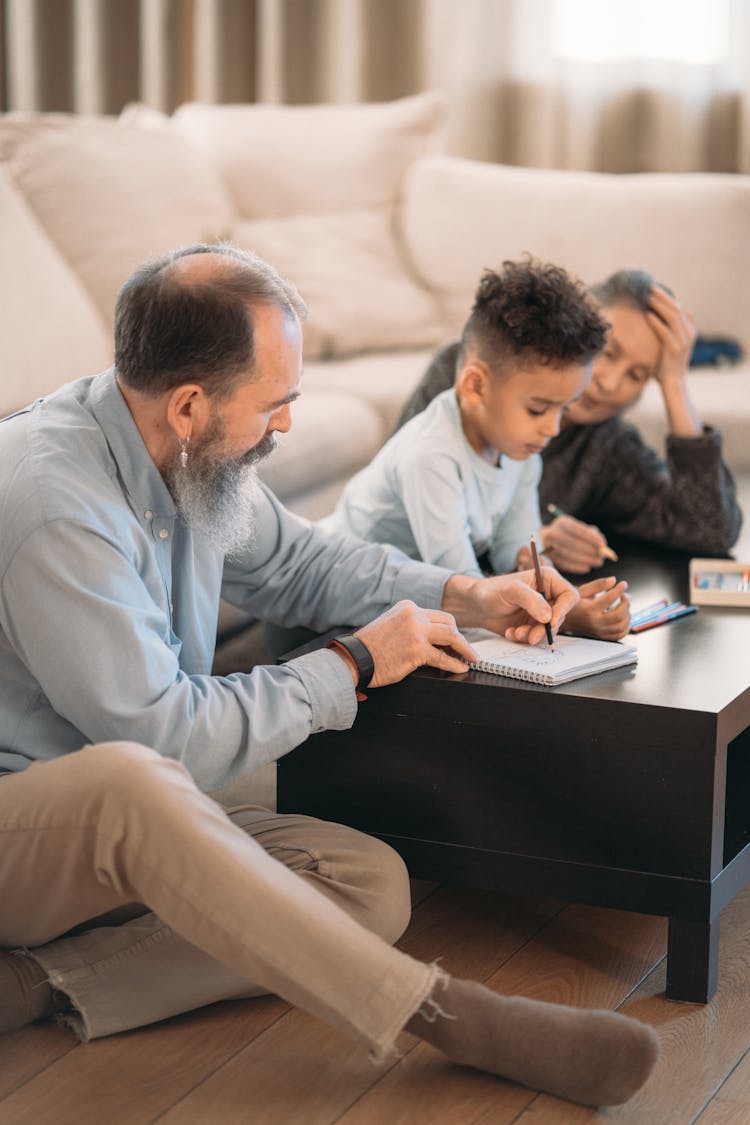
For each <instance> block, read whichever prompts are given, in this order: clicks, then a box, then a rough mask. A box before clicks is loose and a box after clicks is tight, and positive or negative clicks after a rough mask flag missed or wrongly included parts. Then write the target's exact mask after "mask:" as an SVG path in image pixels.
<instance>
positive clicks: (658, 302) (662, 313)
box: [646, 285, 696, 386]
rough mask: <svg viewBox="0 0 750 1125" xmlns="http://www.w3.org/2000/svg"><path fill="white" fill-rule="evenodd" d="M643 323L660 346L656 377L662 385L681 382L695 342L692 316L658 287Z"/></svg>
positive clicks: (654, 291) (655, 289)
mask: <svg viewBox="0 0 750 1125" xmlns="http://www.w3.org/2000/svg"><path fill="white" fill-rule="evenodd" d="M646 320H647V321H648V323H649V325H650V326H651V328H652V329H653V331H654V332H655V334H656V336H657V337H658V339H659V342H660V343H661V348H662V351H661V363H660V365H659V370H658V371H657V373H656V378H657V380H658V381H659V383H661V385H662V386H664V384H665V382H669V381H670V380H675V379H684V378H685V375H686V374H687V370H688V366H689V364H690V356H691V354H692V351H693V344H694V343H695V336H696V331H695V325H694V323H693V315H692V313H689V312H688V311H687V310H686V309H683V307H682V305H681V304H680V303H679V301H676V300H675V298H674V297H671V296H670V295H669V293H667V292H666V291H665V290H664V289H662V288H660V286H658V285H655V286H654V287H653V289H652V290H651V296H650V298H649V311H648V312H647V313H646Z"/></svg>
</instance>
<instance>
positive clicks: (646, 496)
mask: <svg viewBox="0 0 750 1125" xmlns="http://www.w3.org/2000/svg"><path fill="white" fill-rule="evenodd" d="M458 348H459V345H458V343H453V344H448V345H447V347H445V348H442V349H441V351H439V352H438V353H437V355H436V356H435V357H434V359H433V360H432V362H431V364H430V366H429V367H428V368H427V371H426V372H425V374H424V375H423V376H422V379H421V380H420V382H419V383H418V384H417V386H416V388H415V390H414V392H413V394H412V395H411V398H410V399H409V400H408V402H407V403H406V405H405V407H404V409H403V411H402V412H401V416H400V418H399V420H398V423H397V426H396V429H399V428H400V427H401V426H403V424H404V422H407V421H408V420H409V418H412V417H413V416H414V415H415V414H419V412H420V411H421V410H424V408H425V407H426V406H427V404H428V403H429V402H431V401H432V399H433V398H434V397H435V395H437V394H440V392H441V391H444V390H446V389H447V388H448V387H451V386H452V385H453V381H454V377H455V372H456V357H457V355H458ZM542 462H543V465H544V470H543V473H542V479H541V482H540V485H539V502H540V507H541V509H542V516H543V518H544V520H545V521H546V522H549V520H551V519H552V517H551V516H550V515H549V513H548V512H547V505H548V504H556V505H558V506H559V507H560V508H562V509H563V510H564V511H566V512H569V513H570V515H572V516H576V517H577V518H578V519H580V520H584V521H585V522H586V523H593V524H596V526H597V527H599V528H601V530H602V531H603V532H604V533H605V535H606V534H611V533H616V534H619V535H624V536H627V537H628V538H631V539H642V540H646V541H648V542H650V543H658V544H659V545H661V546H664V547H672V548H675V549H677V550H681V551H688V552H690V553H691V554H694V555H706V556H715V555H725V554H727V552H728V551H729V549H730V547H731V546H732V544H733V543H734V542H735V540H736V539H737V536H738V535H739V533H740V527H741V526H742V512H741V511H740V508H739V505H738V504H737V500H736V498H735V488H734V480H733V479H732V474H731V473H730V472H729V469H728V468H727V467H726V465H725V464H724V461H723V460H722V456H721V434H720V433H718V432H717V431H716V430H714V429H712V428H711V427H710V426H705V427H704V430H703V434H702V435H701V436H699V437H674V436H673V435H669V436H668V437H667V459H666V462H665V461H663V460H662V458H661V457H659V456H658V454H657V453H656V452H655V451H654V450H653V449H651V448H650V446H648V445H646V443H645V442H644V440H643V438H642V437H641V435H640V433H639V432H638V430H637V429H636V428H635V426H632V425H630V424H629V423H628V422H624V421H623V420H622V418H621V417H619V416H615V417H614V418H610V419H609V420H608V421H606V422H600V423H599V424H597V425H592V426H580V425H575V424H571V425H568V426H565V427H564V428H563V429H561V431H560V433H559V434H558V435H557V437H554V438H552V440H551V441H550V442H549V444H548V445H547V447H546V448H545V450H544V451H543V453H542Z"/></svg>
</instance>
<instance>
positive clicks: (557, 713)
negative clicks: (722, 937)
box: [278, 551, 750, 1002]
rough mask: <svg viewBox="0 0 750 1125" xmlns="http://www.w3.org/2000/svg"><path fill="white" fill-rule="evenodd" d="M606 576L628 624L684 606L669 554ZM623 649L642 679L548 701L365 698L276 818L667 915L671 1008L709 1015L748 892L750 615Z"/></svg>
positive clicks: (285, 794)
mask: <svg viewBox="0 0 750 1125" xmlns="http://www.w3.org/2000/svg"><path fill="white" fill-rule="evenodd" d="M617 573H618V574H620V575H622V576H624V577H627V578H628V579H629V581H630V586H631V593H632V595H633V604H634V606H636V607H638V606H639V605H646V604H648V603H650V602H652V601H654V600H656V598H658V597H659V596H660V595H662V594H665V595H669V596H670V597H674V598H676V597H679V598H682V599H684V600H687V560H686V558H685V557H684V556H681V555H674V554H672V553H669V552H655V551H649V552H648V554H647V555H641V556H640V557H639V556H638V555H637V554H631V555H630V557H625V558H624V559H623V561H622V564H621V565H620V566H618V568H617ZM631 639H633V640H634V643H635V644H636V645H637V647H638V651H639V663H638V665H637V666H635V667H631V668H623V669H617V670H615V671H612V672H607V673H603V674H600V675H597V676H592V677H589V678H587V679H583V680H578V681H576V682H574V683H571V684H566V685H562V686H560V687H557V688H545V687H539V686H537V685H533V684H525V683H520V682H515V681H512V680H507V679H503V678H501V677H497V676H492V675H489V674H487V673H479V672H467V673H465V674H464V675H460V676H452V675H446V674H443V673H439V672H436V671H433V670H430V669H420V670H419V671H418V672H415V673H414V674H413V675H411V676H409V677H408V678H407V679H406V680H405V681H403V682H402V683H401V684H396V685H393V686H392V687H388V688H382V689H380V690H377V691H373V692H371V693H370V695H369V698H368V700H367V701H366V702H365V703H363V704H361V705H360V710H359V715H358V717H357V720H356V722H355V724H354V726H353V728H352V729H351V730H350V731H345V732H327V733H324V734H319V735H316V736H314V737H313V738H312V739H310V740H309V742H307V743H306V744H305V745H304V746H302V747H300V748H299V749H298V750H296V751H294V752H293V753H291V754H289V755H287V756H286V757H285V758H283V759H282V760H281V761H280V763H279V772H278V807H279V809H280V810H281V811H287V810H288V811H295V812H305V813H309V814H311V815H314V816H320V817H324V818H326V819H330V820H335V821H339V822H342V823H345V824H349V825H352V826H354V827H356V828H359V829H362V830H363V831H365V832H369V833H371V834H372V835H375V836H379V837H380V838H382V839H383V840H386V841H387V842H388V843H389V844H391V845H392V846H393V847H394V848H395V849H396V850H397V851H398V852H400V853H401V855H402V856H403V857H404V859H405V860H406V862H407V865H408V867H409V870H410V872H411V874H412V875H413V876H415V877H419V878H424V879H437V880H439V881H441V882H449V883H450V882H454V883H459V884H464V885H469V886H474V887H483V888H489V889H495V890H502V891H506V892H511V893H516V894H522V895H523V894H525V895H531V896H551V897H556V898H563V899H567V900H570V901H575V902H586V903H591V904H595V905H602V906H609V907H616V908H620V909H627V910H636V911H641V912H644V913H649V914H659V915H665V916H667V917H668V918H669V945H668V966H667V996H669V997H671V998H673V999H679V1000H691V1001H699V1002H705V1001H706V1000H708V999H709V998H710V997H711V995H712V994H713V992H714V990H715V988H716V980H717V972H718V928H719V915H720V913H721V911H722V909H723V908H724V906H726V904H727V903H728V902H730V901H731V900H732V898H733V897H734V896H735V895H736V894H737V892H738V891H739V890H740V889H741V888H742V887H743V886H744V885H745V883H746V882H747V881H748V879H750V651H749V650H750V614H748V612H747V611H743V610H731V609H712V608H707V607H702V608H701V609H700V610H699V611H698V613H697V614H694V615H693V616H690V617H685V618H683V619H681V620H678V621H674V622H672V623H671V624H669V625H665V626H663V627H660V628H658V629H653V630H650V631H649V632H646V633H642V634H640V635H639V636H638V637H637V638H631Z"/></svg>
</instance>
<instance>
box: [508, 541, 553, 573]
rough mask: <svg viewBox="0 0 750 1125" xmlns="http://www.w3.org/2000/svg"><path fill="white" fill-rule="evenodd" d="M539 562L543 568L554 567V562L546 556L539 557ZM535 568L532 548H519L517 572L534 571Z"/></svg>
mask: <svg viewBox="0 0 750 1125" xmlns="http://www.w3.org/2000/svg"><path fill="white" fill-rule="evenodd" d="M539 562H540V563H541V565H542V566H552V562H551V560H550V559H548V558H547V556H546V555H540V556H539ZM533 567H534V558H533V556H532V554H531V547H527V546H525V545H524V546H523V547H519V548H518V554H517V555H516V570H532V569H533Z"/></svg>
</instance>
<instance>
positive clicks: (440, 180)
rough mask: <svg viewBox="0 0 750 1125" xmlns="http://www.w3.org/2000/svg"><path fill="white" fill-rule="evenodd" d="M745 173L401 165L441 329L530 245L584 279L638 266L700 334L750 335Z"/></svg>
mask: <svg viewBox="0 0 750 1125" xmlns="http://www.w3.org/2000/svg"><path fill="white" fill-rule="evenodd" d="M749 226H750V176H737V175H720V174H698V173H695V174H693V173H690V174H685V173H682V174H675V175H668V174H656V173H642V174H635V175H607V174H604V173H596V172H568V171H551V170H548V169H537V168H512V167H506V166H502V165H492V164H483V163H479V162H478V161H472V160H464V159H461V158H458V157H434V156H433V157H425V158H424V159H421V160H419V161H417V162H416V163H415V164H414V165H413V166H412V168H411V169H410V172H409V173H408V175H407V181H406V188H405V199H404V204H403V214H402V231H403V234H404V240H405V245H406V249H407V252H408V253H409V254H410V255H411V260H412V264H413V266H414V267H415V269H416V271H417V273H418V275H419V276H420V277H421V278H422V280H423V281H424V282H425V283H426V284H427V285H429V286H430V288H431V289H432V290H433V292H434V293H435V295H436V296H437V297H438V298H439V300H440V303H441V306H442V308H443V312H444V315H445V318H446V319H445V323H446V328H447V329H449V330H450V331H451V332H456V331H457V330H458V328H459V327H460V325H461V324H462V323H463V321H464V320H465V319H466V316H467V314H468V311H469V308H470V305H471V301H472V297H473V293H474V290H475V288H476V285H477V282H478V280H479V276H480V273H481V271H482V270H483V269H484V268H486V267H497V266H498V265H499V264H500V263H501V262H502V260H503V259H505V258H518V257H520V256H521V255H522V254H523V253H524V252H526V251H529V252H531V253H533V254H535V255H537V256H538V257H540V258H543V259H547V260H549V261H553V262H557V263H558V264H559V265H562V266H565V267H566V268H567V269H570V270H572V271H573V272H574V273H576V274H578V276H579V277H581V278H583V280H584V281H585V282H587V283H588V284H591V283H593V282H597V281H601V280H603V279H604V278H605V277H606V276H607V275H608V274H610V273H612V272H613V271H614V270H616V269H620V268H622V267H624V266H640V267H643V268H644V269H647V270H650V271H651V272H652V273H653V274H654V276H655V277H657V278H658V279H660V280H661V281H664V282H665V283H666V284H667V285H669V286H670V287H671V288H673V289H674V290H675V292H676V293H677V294H678V296H679V297H680V299H681V301H683V303H684V304H685V305H686V307H687V308H689V309H691V310H692V312H693V313H694V315H695V321H696V325H697V326H698V328H699V330H700V331H701V332H704V333H707V334H716V335H727V336H733V337H736V338H737V339H739V340H741V341H743V343H744V344H745V345H747V344H748V342H750V289H749V288H748V287H747V286H746V285H741V284H737V282H736V280H735V282H734V283H733V284H727V279H728V278H734V279H738V278H742V277H744V276H745V274H746V273H747V264H748V263H747V244H746V239H745V238H744V237H739V236H738V232H740V231H743V232H744V231H746V230H747V229H748V227H749Z"/></svg>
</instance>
